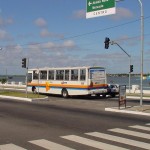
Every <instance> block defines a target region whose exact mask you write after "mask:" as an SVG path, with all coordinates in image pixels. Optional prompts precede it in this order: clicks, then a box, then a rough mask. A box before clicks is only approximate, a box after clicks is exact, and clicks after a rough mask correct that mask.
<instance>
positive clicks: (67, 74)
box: [65, 70, 69, 80]
mask: <svg viewBox="0 0 150 150" xmlns="http://www.w3.org/2000/svg"><path fill="white" fill-rule="evenodd" d="M65 80H69V70H65Z"/></svg>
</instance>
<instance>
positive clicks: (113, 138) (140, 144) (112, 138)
mask: <svg viewBox="0 0 150 150" xmlns="http://www.w3.org/2000/svg"><path fill="white" fill-rule="evenodd" d="M85 134H87V135H91V136H94V137H98V138H102V139H106V140H110V141H114V142H118V143H123V144H127V145H131V146H136V147H139V148H143V149H148V150H149V149H150V144H148V143H144V142H140V141H135V140H130V139H127V138H122V137H118V136H113V135H109V134H104V133H100V132H91V133H85Z"/></svg>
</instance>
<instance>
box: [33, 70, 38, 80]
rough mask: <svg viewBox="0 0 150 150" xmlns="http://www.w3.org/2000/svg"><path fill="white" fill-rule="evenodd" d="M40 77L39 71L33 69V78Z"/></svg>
mask: <svg viewBox="0 0 150 150" xmlns="http://www.w3.org/2000/svg"><path fill="white" fill-rule="evenodd" d="M37 79H38V73H37V71H36V70H35V71H33V80H37Z"/></svg>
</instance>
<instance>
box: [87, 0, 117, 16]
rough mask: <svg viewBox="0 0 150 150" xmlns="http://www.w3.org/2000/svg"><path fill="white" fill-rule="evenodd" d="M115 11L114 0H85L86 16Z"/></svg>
mask: <svg viewBox="0 0 150 150" xmlns="http://www.w3.org/2000/svg"><path fill="white" fill-rule="evenodd" d="M115 13H116V7H115V0H87V4H86V18H93V17H99V16H105V15H110V14H115Z"/></svg>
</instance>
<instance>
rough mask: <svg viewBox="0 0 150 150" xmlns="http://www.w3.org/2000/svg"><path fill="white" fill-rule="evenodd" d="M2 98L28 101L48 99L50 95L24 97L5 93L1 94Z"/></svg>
mask: <svg viewBox="0 0 150 150" xmlns="http://www.w3.org/2000/svg"><path fill="white" fill-rule="evenodd" d="M0 98H5V99H12V100H20V101H27V102H34V101H42V100H48V97H44V98H23V97H14V96H5V95H0Z"/></svg>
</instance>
